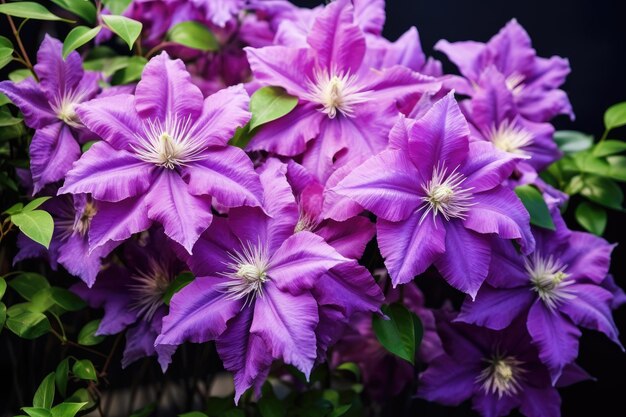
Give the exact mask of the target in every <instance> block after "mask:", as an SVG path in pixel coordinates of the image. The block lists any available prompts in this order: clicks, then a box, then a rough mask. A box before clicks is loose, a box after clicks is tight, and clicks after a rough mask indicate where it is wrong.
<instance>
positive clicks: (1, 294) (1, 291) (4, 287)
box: [0, 277, 7, 300]
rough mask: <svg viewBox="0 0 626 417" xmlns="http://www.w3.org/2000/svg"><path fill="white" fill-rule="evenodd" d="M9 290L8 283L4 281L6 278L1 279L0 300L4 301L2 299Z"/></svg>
mask: <svg viewBox="0 0 626 417" xmlns="http://www.w3.org/2000/svg"><path fill="white" fill-rule="evenodd" d="M6 290H7V282H6V281H5V280H4V278H2V277H0V300H2V297H4V293H5V291H6Z"/></svg>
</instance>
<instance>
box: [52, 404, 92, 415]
mask: <svg viewBox="0 0 626 417" xmlns="http://www.w3.org/2000/svg"><path fill="white" fill-rule="evenodd" d="M86 404H87V403H86V402H82V403H61V404H59V405H56V406H54V407H52V409H51V410H50V411H51V412H52V417H74V416H75V415H76V414H77V413H78V412H79V411H80V410H81V409H82V408H83V407H84V406H85V405H86Z"/></svg>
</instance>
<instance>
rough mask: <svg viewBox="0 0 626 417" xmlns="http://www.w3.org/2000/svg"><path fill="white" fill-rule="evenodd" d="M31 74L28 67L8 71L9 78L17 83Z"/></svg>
mask: <svg viewBox="0 0 626 417" xmlns="http://www.w3.org/2000/svg"><path fill="white" fill-rule="evenodd" d="M0 6H1V5H0ZM32 76H33V73H32V72H30V70H29V69H26V68H20V69H16V70H15V71H11V72H10V73H9V80H11V81H13V82H14V83H19V82H20V81H24V80H25V79H27V78H30V77H32Z"/></svg>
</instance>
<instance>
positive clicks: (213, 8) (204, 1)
mask: <svg viewBox="0 0 626 417" xmlns="http://www.w3.org/2000/svg"><path fill="white" fill-rule="evenodd" d="M191 3H193V4H194V5H195V6H196V7H198V8H199V9H200V10H201V11H203V12H204V14H205V18H206V20H208V21H209V22H211V23H213V24H214V25H217V26H219V27H224V26H226V24H227V23H228V22H230V21H231V20H232V19H233V18H234V17H236V16H237V15H238V14H239V12H240V11H242V10H243V9H244V6H245V4H246V0H191Z"/></svg>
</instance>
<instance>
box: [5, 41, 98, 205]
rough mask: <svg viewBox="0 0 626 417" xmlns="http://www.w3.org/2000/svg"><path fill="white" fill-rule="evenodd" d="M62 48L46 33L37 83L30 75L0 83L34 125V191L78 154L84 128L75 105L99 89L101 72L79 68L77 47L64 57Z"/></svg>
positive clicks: (57, 175)
mask: <svg viewBox="0 0 626 417" xmlns="http://www.w3.org/2000/svg"><path fill="white" fill-rule="evenodd" d="M62 49H63V44H62V43H61V42H59V41H58V40H56V39H54V38H52V37H50V36H48V35H46V37H45V38H44V40H43V42H42V43H41V46H40V47H39V51H38V52H37V65H35V73H37V76H38V77H39V80H40V82H39V83H37V82H36V81H35V80H34V79H33V78H31V77H29V78H27V79H25V80H24V81H21V82H19V83H14V82H12V81H3V82H0V92H1V93H4V94H6V95H7V97H9V98H10V99H11V101H13V103H15V105H16V106H18V107H19V108H20V110H21V111H22V113H23V114H24V121H25V123H26V125H27V126H28V127H30V128H33V129H36V132H35V135H34V136H33V139H32V141H31V143H30V170H31V174H32V177H33V194H37V193H38V192H39V191H40V190H41V189H42V188H43V187H44V186H45V185H46V184H50V183H53V182H56V181H59V180H62V179H63V178H64V177H65V174H66V173H67V172H68V171H69V170H70V169H71V167H72V164H73V163H74V161H76V160H77V159H78V158H79V157H80V145H79V143H78V139H79V134H80V133H81V130H84V128H83V126H82V124H81V123H80V121H79V120H78V117H77V115H76V106H77V105H78V104H80V103H82V102H84V101H88V100H90V99H91V98H93V97H94V96H95V95H96V93H97V92H98V89H99V86H98V80H99V78H100V76H99V75H98V74H97V73H94V72H84V71H83V66H82V60H81V58H80V55H78V52H75V51H74V52H72V53H70V54H69V55H68V57H67V58H66V59H65V60H64V59H63V56H62Z"/></svg>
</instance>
